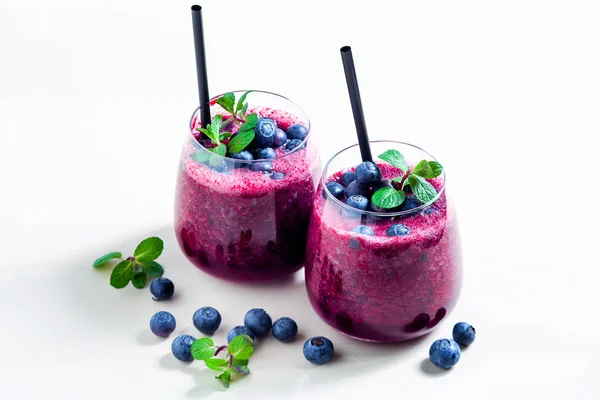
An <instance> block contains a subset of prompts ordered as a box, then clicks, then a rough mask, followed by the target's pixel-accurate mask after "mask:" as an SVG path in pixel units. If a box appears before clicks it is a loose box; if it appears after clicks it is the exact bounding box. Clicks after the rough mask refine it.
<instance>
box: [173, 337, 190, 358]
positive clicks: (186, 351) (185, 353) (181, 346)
mask: <svg viewBox="0 0 600 400" xmlns="http://www.w3.org/2000/svg"><path fill="white" fill-rule="evenodd" d="M195 340H196V338H195V337H193V336H190V335H180V336H177V337H176V338H175V340H173V343H171V351H172V352H173V355H174V356H175V358H176V359H178V360H180V361H192V360H193V359H194V357H192V343H194V341H195Z"/></svg>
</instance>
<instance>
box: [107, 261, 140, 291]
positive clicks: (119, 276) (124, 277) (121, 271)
mask: <svg viewBox="0 0 600 400" xmlns="http://www.w3.org/2000/svg"><path fill="white" fill-rule="evenodd" d="M133 274H134V272H133V261H131V260H123V261H121V262H120V263H118V264H117V266H116V267H115V269H113V271H112V273H111V274H110V286H112V287H114V288H116V289H123V288H124V287H125V286H127V284H128V283H129V281H130V280H131V279H132V278H133Z"/></svg>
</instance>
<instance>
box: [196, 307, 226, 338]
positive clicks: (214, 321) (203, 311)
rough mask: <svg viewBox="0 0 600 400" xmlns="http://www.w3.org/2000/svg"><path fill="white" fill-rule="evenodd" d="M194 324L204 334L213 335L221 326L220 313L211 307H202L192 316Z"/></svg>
mask: <svg viewBox="0 0 600 400" xmlns="http://www.w3.org/2000/svg"><path fill="white" fill-rule="evenodd" d="M192 321H193V322H194V326H195V327H196V329H198V330H199V331H200V332H202V333H204V334H205V335H213V334H214V333H215V332H216V331H217V329H219V326H221V314H220V313H219V312H218V311H217V310H216V309H214V308H213V307H202V308H199V309H198V310H196V312H195V313H194V315H193V316H192Z"/></svg>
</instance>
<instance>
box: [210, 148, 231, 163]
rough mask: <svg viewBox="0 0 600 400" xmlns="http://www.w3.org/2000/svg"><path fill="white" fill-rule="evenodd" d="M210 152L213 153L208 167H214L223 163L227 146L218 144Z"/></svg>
mask: <svg viewBox="0 0 600 400" xmlns="http://www.w3.org/2000/svg"><path fill="white" fill-rule="evenodd" d="M210 151H211V152H212V153H213V154H212V155H211V156H210V165H212V166H213V167H216V166H217V165H219V164H221V163H222V162H223V157H225V154H227V146H225V145H224V144H223V143H219V145H218V146H217V147H213V148H212V149H210Z"/></svg>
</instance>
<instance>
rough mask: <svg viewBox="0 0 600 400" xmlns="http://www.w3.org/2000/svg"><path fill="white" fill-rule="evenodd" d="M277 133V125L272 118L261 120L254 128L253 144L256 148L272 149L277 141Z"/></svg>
mask: <svg viewBox="0 0 600 400" xmlns="http://www.w3.org/2000/svg"><path fill="white" fill-rule="evenodd" d="M276 133H277V124H276V123H275V121H273V120H272V119H271V118H259V119H258V122H257V123H256V126H255V127H254V134H255V135H254V140H253V141H252V144H253V145H254V146H255V147H270V146H271V145H273V142H274V141H275V134H276Z"/></svg>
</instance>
